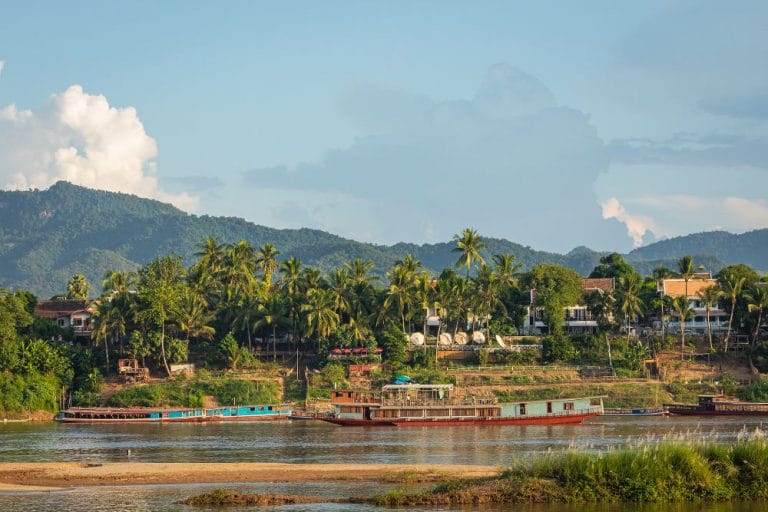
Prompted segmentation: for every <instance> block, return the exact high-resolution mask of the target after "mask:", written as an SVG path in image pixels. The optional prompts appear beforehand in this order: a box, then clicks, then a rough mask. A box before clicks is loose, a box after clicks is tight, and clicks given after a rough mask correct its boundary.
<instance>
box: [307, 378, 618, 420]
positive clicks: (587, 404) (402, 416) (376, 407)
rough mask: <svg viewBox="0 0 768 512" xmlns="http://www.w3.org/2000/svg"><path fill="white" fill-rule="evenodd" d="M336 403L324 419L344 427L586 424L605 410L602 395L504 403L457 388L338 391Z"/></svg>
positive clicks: (392, 387)
mask: <svg viewBox="0 0 768 512" xmlns="http://www.w3.org/2000/svg"><path fill="white" fill-rule="evenodd" d="M596 401H597V403H595V402H596ZM331 404H332V405H333V407H334V409H335V412H334V414H332V415H329V416H325V417H322V418H320V419H322V420H324V421H327V422H330V423H335V424H337V425H342V426H345V427H350V426H395V427H405V426H409V427H436V426H458V425H556V424H562V423H581V422H583V421H584V420H585V419H587V418H589V417H592V416H597V415H599V414H602V412H603V404H602V399H601V398H600V397H587V398H557V399H552V400H529V401H525V402H503V403H501V402H498V401H496V400H495V399H492V398H478V397H471V396H464V397H457V396H455V394H454V389H453V385H452V384H392V385H388V386H384V387H383V388H382V389H381V392H380V393H371V392H365V391H346V390H345V391H334V392H333V395H332V398H331Z"/></svg>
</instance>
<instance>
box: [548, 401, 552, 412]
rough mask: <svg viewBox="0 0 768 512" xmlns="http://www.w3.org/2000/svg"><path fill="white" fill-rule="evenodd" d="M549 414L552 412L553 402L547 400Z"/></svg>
mask: <svg viewBox="0 0 768 512" xmlns="http://www.w3.org/2000/svg"><path fill="white" fill-rule="evenodd" d="M547 414H552V402H547Z"/></svg>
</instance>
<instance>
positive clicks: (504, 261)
mask: <svg viewBox="0 0 768 512" xmlns="http://www.w3.org/2000/svg"><path fill="white" fill-rule="evenodd" d="M493 262H494V264H495V269H494V270H495V271H496V275H497V276H498V278H499V284H500V285H501V286H504V287H507V288H511V287H513V286H517V282H518V278H519V274H520V269H521V268H522V267H523V264H522V263H519V262H517V261H515V257H514V256H513V255H512V254H507V253H504V254H496V255H494V256H493Z"/></svg>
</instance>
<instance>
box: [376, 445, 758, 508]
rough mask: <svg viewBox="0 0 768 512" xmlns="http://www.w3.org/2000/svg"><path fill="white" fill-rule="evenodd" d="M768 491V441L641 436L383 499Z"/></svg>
mask: <svg viewBox="0 0 768 512" xmlns="http://www.w3.org/2000/svg"><path fill="white" fill-rule="evenodd" d="M766 498H768V440H766V439H765V437H764V436H763V435H762V432H759V431H758V432H754V433H752V434H750V435H745V436H743V437H741V438H739V439H738V440H737V441H736V442H735V443H732V444H718V443H715V442H703V441H696V440H690V439H689V440H685V439H661V440H652V441H651V440H649V441H646V442H640V443H636V444H635V445H633V446H628V447H624V448H621V449H616V450H612V451H608V452H604V453H583V452H581V453H580V452H576V451H569V452H566V453H560V454H548V455H544V456H541V457H538V458H535V459H533V460H531V461H528V462H520V463H517V464H515V465H513V466H512V467H510V468H509V469H508V470H506V471H504V472H503V473H502V474H500V475H499V476H497V477H492V478H488V479H471V480H451V481H448V482H443V483H441V484H440V485H438V486H436V487H434V488H433V489H431V490H428V491H426V492H422V493H416V494H406V493H403V492H395V493H389V494H386V495H382V496H378V497H377V498H376V499H375V502H376V503H377V504H380V505H397V506H415V505H445V504H457V505H458V504H478V503H532V502H571V503H586V502H652V503H659V502H697V501H729V500H755V499H766Z"/></svg>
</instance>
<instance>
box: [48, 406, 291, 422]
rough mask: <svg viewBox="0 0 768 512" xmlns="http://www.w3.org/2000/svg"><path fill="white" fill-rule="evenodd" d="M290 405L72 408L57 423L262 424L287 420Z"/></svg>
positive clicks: (59, 417)
mask: <svg viewBox="0 0 768 512" xmlns="http://www.w3.org/2000/svg"><path fill="white" fill-rule="evenodd" d="M292 412H293V411H292V410H291V407H290V406H289V405H241V406H232V407H204V408H199V409H194V408H153V407H133V408H120V407H71V408H69V409H65V410H63V411H61V412H60V413H59V414H58V415H57V416H56V421H60V422H63V423H202V422H210V421H262V420H274V419H287V418H288V417H289V416H290V415H291V414H292Z"/></svg>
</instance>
